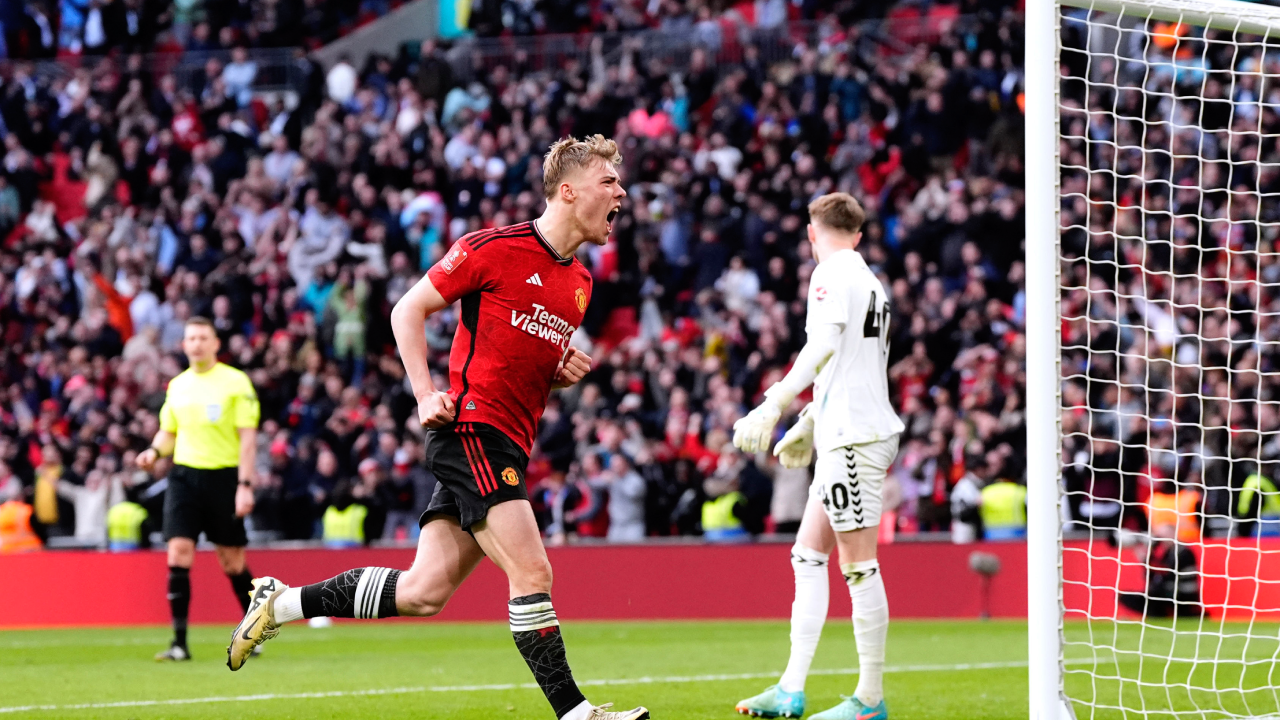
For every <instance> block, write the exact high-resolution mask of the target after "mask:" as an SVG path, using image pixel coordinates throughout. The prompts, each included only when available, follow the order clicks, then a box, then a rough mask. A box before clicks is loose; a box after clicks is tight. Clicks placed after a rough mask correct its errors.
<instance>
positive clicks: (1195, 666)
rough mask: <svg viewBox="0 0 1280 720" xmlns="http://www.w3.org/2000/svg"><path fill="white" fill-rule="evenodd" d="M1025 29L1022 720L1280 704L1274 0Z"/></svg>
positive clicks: (1279, 19)
mask: <svg viewBox="0 0 1280 720" xmlns="http://www.w3.org/2000/svg"><path fill="white" fill-rule="evenodd" d="M1026 46H1027V55H1026V85H1025V87H1026V113H1027V116H1026V119H1027V136H1026V137H1027V142H1026V157H1027V176H1026V177H1027V205H1026V207H1027V216H1028V220H1027V241H1026V244H1027V313H1028V317H1027V325H1028V330H1027V375H1028V377H1027V401H1028V416H1027V420H1028V520H1029V522H1028V532H1029V536H1028V548H1029V549H1028V559H1029V566H1028V582H1029V585H1028V600H1029V626H1030V690H1031V692H1030V701H1031V717H1032V718H1035V719H1036V720H1062V719H1064V718H1081V719H1083V718H1135V719H1136V718H1141V719H1143V720H1149V719H1157V718H1161V719H1162V718H1171V719H1174V718H1176V719H1182V718H1200V719H1210V718H1212V719H1216V718H1280V688H1278V687H1277V684H1278V683H1280V673H1278V672H1277V663H1278V662H1280V625H1278V624H1277V620H1280V537H1269V536H1270V535H1280V531H1278V530H1277V525H1278V523H1280V513H1277V512H1275V511H1274V510H1273V508H1278V507H1280V498H1276V497H1275V495H1274V488H1273V487H1270V486H1268V485H1267V483H1266V482H1265V481H1260V480H1259V477H1260V476H1261V477H1267V478H1270V479H1271V480H1275V481H1276V483H1277V484H1280V478H1277V477H1276V475H1277V470H1278V469H1280V254H1277V253H1278V252H1280V248H1278V247H1277V238H1278V237H1280V8H1276V7H1268V6H1264V5H1261V4H1254V3H1246V2H1235V1H1229V0H1216V1H1210V0H1145V1H1140V0H1094V1H1093V2H1090V1H1089V0H1067V1H1064V2H1061V3H1059V2H1054V1H1052V0H1032V1H1031V2H1028V3H1027V11H1026ZM1250 486H1256V490H1257V491H1256V492H1251V491H1249V490H1247V489H1246V488H1248V487H1250ZM1150 493H1158V494H1159V495H1160V496H1161V501H1162V502H1163V501H1170V500H1171V502H1172V504H1170V505H1160V504H1159V503H1157V509H1156V510H1154V511H1153V510H1152V501H1151V500H1150V499H1149V494H1150ZM1273 502H1274V503H1275V504H1273ZM1165 507H1168V508H1172V509H1161V508H1165ZM1178 508H1181V510H1179V509H1178ZM1193 510H1194V511H1195V512H1193ZM1152 512H1155V513H1156V514H1157V518H1156V519H1157V520H1162V519H1167V520H1170V521H1172V527H1173V530H1172V531H1170V530H1169V529H1167V528H1169V527H1170V525H1169V524H1167V523H1164V522H1157V523H1149V522H1148V521H1149V519H1150V514H1151V513H1152ZM1272 518H1275V521H1274V522H1273V521H1272V520H1271V519H1272ZM1157 525H1159V526H1162V528H1164V529H1156V526H1157ZM1188 551H1189V552H1188ZM1157 558H1163V559H1162V560H1159V561H1158V560H1157ZM1170 558H1173V559H1174V564H1175V567H1172V571H1173V572H1172V574H1171V573H1170V568H1169V567H1167V566H1168V564H1169V561H1170ZM1153 568H1155V574H1152V573H1153ZM1149 585H1150V587H1149ZM1157 586H1158V587H1157ZM1144 594H1145V596H1146V598H1147V599H1146V600H1144V599H1143V597H1144ZM1175 610H1176V611H1178V612H1177V613H1174V612H1173V611H1175ZM1171 614H1179V615H1183V617H1181V618H1178V619H1174V618H1172V617H1168V615H1171Z"/></svg>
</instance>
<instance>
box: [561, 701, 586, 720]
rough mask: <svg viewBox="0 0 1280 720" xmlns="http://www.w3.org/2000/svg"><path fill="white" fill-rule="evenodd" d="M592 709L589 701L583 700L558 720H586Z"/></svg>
mask: <svg viewBox="0 0 1280 720" xmlns="http://www.w3.org/2000/svg"><path fill="white" fill-rule="evenodd" d="M594 707H595V706H594V705H592V704H591V703H590V701H587V700H583V701H582V702H580V703H578V706H577V707H575V708H574V709H572V710H570V711H569V712H567V713H565V714H564V715H561V716H560V720H587V716H588V715H590V714H591V709H592V708H594Z"/></svg>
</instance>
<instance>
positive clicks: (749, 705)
mask: <svg viewBox="0 0 1280 720" xmlns="http://www.w3.org/2000/svg"><path fill="white" fill-rule="evenodd" d="M737 710H738V712H740V713H742V714H743V715H750V716H751V717H762V718H778V717H782V718H798V717H800V716H801V715H804V691H803V690H801V691H800V692H793V693H792V692H787V691H786V690H783V689H782V688H780V687H778V686H777V685H770V686H769V687H768V688H766V689H765V691H764V692H762V693H760V694H759V695H756V696H755V697H749V698H747V699H746V700H742V701H739V702H738V707H737Z"/></svg>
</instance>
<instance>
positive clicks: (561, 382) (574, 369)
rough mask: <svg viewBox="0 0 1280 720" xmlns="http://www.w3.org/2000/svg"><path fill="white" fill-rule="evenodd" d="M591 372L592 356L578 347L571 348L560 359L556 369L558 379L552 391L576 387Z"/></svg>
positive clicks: (552, 386)
mask: <svg viewBox="0 0 1280 720" xmlns="http://www.w3.org/2000/svg"><path fill="white" fill-rule="evenodd" d="M589 372H591V356H590V355H588V354H586V353H584V352H582V351H581V350H579V349H578V348H576V347H573V346H569V347H568V348H567V349H566V350H565V351H564V357H562V358H560V365H559V366H558V367H556V379H555V381H554V382H552V384H551V389H552V390H562V389H564V388H567V387H571V386H573V385H576V384H577V383H578V382H579V381H580V380H582V378H584V377H586V376H587V373H589Z"/></svg>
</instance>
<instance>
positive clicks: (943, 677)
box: [0, 620, 1277, 720]
mask: <svg viewBox="0 0 1280 720" xmlns="http://www.w3.org/2000/svg"><path fill="white" fill-rule="evenodd" d="M1182 629H1183V628H1182V627H1181V626H1180V627H1179V634H1181V632H1182ZM1194 629H1195V626H1192V627H1190V628H1188V630H1194ZM1209 629H1210V628H1204V630H1209ZM1212 629H1213V630H1217V628H1216V627H1214V628H1212ZM1105 630H1106V632H1107V633H1111V634H1108V635H1105V637H1104V635H1103V629H1102V628H1099V627H1098V626H1097V624H1096V623H1095V625H1094V627H1092V628H1090V627H1088V626H1085V625H1071V626H1069V627H1068V636H1069V638H1070V639H1073V640H1080V641H1084V640H1087V639H1088V638H1089V634H1088V633H1089V632H1090V631H1092V632H1093V634H1094V635H1093V639H1094V644H1095V646H1096V645H1109V646H1110V647H1114V648H1115V650H1111V649H1103V650H1101V651H1099V657H1100V658H1101V659H1103V660H1104V661H1105V662H1102V663H1100V664H1099V666H1098V673H1099V674H1103V673H1108V672H1109V673H1111V674H1116V673H1117V672H1118V673H1119V674H1121V675H1126V676H1131V677H1133V678H1134V679H1135V680H1136V679H1137V678H1138V677H1141V678H1143V680H1144V681H1145V682H1146V683H1155V682H1160V681H1161V680H1162V678H1163V677H1165V674H1166V672H1167V670H1166V666H1169V667H1173V668H1174V672H1175V677H1174V678H1171V679H1172V680H1174V681H1177V680H1178V679H1179V678H1178V677H1177V676H1176V673H1177V672H1178V669H1179V668H1182V669H1185V670H1186V672H1184V673H1183V675H1182V676H1181V681H1182V682H1187V683H1188V684H1189V685H1196V684H1201V683H1202V682H1213V678H1212V677H1209V676H1206V675H1203V673H1204V670H1205V666H1204V663H1203V662H1199V663H1198V662H1196V661H1195V653H1196V652H1209V651H1210V650H1216V652H1217V655H1218V657H1220V658H1222V659H1226V658H1227V657H1230V655H1229V653H1234V657H1235V658H1240V657H1242V656H1243V657H1246V658H1247V657H1249V656H1250V655H1258V658H1257V659H1258V662H1256V663H1254V664H1252V665H1247V666H1246V665H1241V664H1239V663H1237V666H1238V667H1237V671H1236V675H1235V676H1232V677H1231V678H1229V679H1230V685H1231V686H1232V687H1236V686H1239V687H1246V686H1247V687H1257V688H1258V689H1259V692H1260V693H1261V694H1259V693H1254V694H1253V695H1249V694H1247V693H1242V694H1238V697H1237V698H1234V699H1233V698H1230V697H1228V698H1226V699H1225V700H1223V702H1224V703H1225V706H1226V707H1227V708H1230V709H1231V710H1235V709H1236V708H1234V707H1233V705H1234V704H1237V703H1238V701H1245V702H1247V701H1249V700H1250V699H1251V700H1252V701H1253V702H1252V703H1250V707H1249V708H1246V707H1244V706H1241V707H1240V708H1239V710H1246V709H1249V710H1252V711H1253V712H1255V713H1256V712H1258V711H1259V710H1261V709H1263V708H1262V707H1261V704H1262V703H1263V702H1264V701H1266V700H1269V699H1270V698H1273V697H1274V692H1273V691H1272V690H1271V688H1272V687H1274V685H1273V684H1270V682H1269V677H1268V671H1269V670H1270V669H1271V668H1272V667H1274V663H1271V665H1270V666H1268V665H1267V663H1266V662H1265V658H1264V657H1263V656H1264V655H1266V654H1267V652H1269V651H1271V650H1274V649H1275V648H1273V647H1266V648H1264V647H1262V644H1260V643H1258V642H1254V644H1253V647H1252V648H1250V647H1245V646H1243V645H1241V646H1240V647H1236V646H1230V647H1225V648H1222V647H1218V648H1210V647H1209V645H1207V644H1203V643H1202V645H1203V647H1202V648H1201V649H1200V650H1198V651H1197V650H1195V648H1194V647H1192V646H1189V645H1185V643H1184V644H1182V645H1179V644H1173V643H1170V642H1169V637H1171V636H1172V634H1171V633H1169V632H1165V633H1164V635H1165V639H1164V640H1161V639H1160V637H1159V634H1158V633H1153V632H1152V630H1151V629H1150V628H1148V629H1147V632H1146V634H1145V635H1143V634H1140V633H1138V632H1137V631H1135V630H1134V629H1131V628H1127V627H1119V628H1114V627H1108V628H1106V629H1105ZM1240 631H1242V630H1240ZM229 632H230V627H229V626H228V627H222V626H203V627H196V628H193V629H192V631H191V641H192V642H191V650H192V653H193V654H194V655H195V660H194V661H192V662H189V663H181V664H157V663H155V662H154V661H152V660H151V656H152V654H153V653H155V652H156V651H158V650H160V649H162V648H163V647H164V645H165V642H166V640H167V639H168V630H167V629H166V628H121V629H114V628H113V629H91V630H80V629H77V630H39V631H10V632H0V717H3V718H10V717H13V718H71V719H80V718H344V719H359V718H393V717H415V718H450V719H457V720H481V719H484V720H489V719H492V718H510V719H511V720H525V719H528V720H535V719H537V720H544V719H546V718H549V717H551V713H550V710H549V708H548V706H547V705H546V702H545V700H543V698H542V694H541V692H539V691H538V690H537V688H536V687H535V686H534V685H533V684H532V677H531V675H530V674H529V671H528V669H527V668H526V667H525V665H524V662H523V661H522V660H521V658H520V655H519V653H517V652H516V650H515V647H514V644H513V643H512V641H511V635H510V633H509V632H508V630H507V628H506V626H505V625H499V624H443V623H430V622H425V623H424V622H404V621H390V622H344V623H339V624H337V625H335V626H334V627H331V628H326V629H312V628H309V627H307V626H306V625H305V624H295V625H291V626H289V627H288V628H286V629H285V630H284V631H283V632H282V633H281V636H280V637H279V638H277V639H276V640H273V641H271V642H269V643H267V645H266V646H265V649H266V653H265V654H264V655H263V656H262V657H259V658H256V659H253V660H251V661H250V662H249V664H248V665H247V666H246V667H245V668H244V669H243V670H242V671H240V672H237V673H232V672H230V671H229V670H227V668H226V665H225V660H226V653H225V647H226V642H227V637H228V634H229ZM787 632H788V630H787V624H786V623H785V622H630V623H614V622H608V623H606V622H573V621H568V622H566V624H565V626H564V634H565V639H566V641H567V644H568V649H569V659H570V661H571V662H572V663H573V666H574V673H575V676H576V677H577V678H578V680H579V683H580V684H581V685H582V686H583V691H584V692H585V693H586V694H587V697H588V698H589V699H591V700H592V701H593V702H596V703H603V702H613V703H615V704H616V706H617V707H620V708H629V707H634V706H635V705H641V704H643V705H645V706H646V707H648V708H649V709H650V711H651V712H652V713H653V717H654V718H655V720H667V719H672V720H675V719H679V720H685V719H689V718H726V719H728V718H733V717H738V716H737V715H736V714H735V713H734V711H733V705H734V703H735V702H736V701H737V700H739V699H740V698H743V697H746V696H748V695H752V694H755V693H757V692H759V691H760V690H761V689H763V688H764V687H765V686H767V685H770V684H772V683H773V682H776V679H777V676H778V674H779V673H780V672H781V670H782V668H783V666H784V665H785V664H786V658H787V649H788V639H787ZM1262 632H1269V633H1270V635H1271V636H1272V637H1276V633H1275V628H1271V629H1270V630H1265V631H1264V630H1263V629H1261V628H1259V626H1257V625H1255V626H1254V627H1253V628H1252V631H1251V635H1255V636H1256V635H1258V634H1260V633H1262ZM1103 640H1108V641H1111V642H1102V641H1103ZM1272 644H1273V645H1274V644H1275V643H1272ZM1189 648H1190V650H1189ZM1128 649H1136V650H1141V651H1142V653H1141V654H1139V655H1135V656H1130V655H1128V654H1126V650H1128ZM1068 650H1069V657H1073V658H1074V659H1072V660H1069V662H1068V669H1069V670H1075V671H1079V670H1083V669H1085V668H1086V667H1087V668H1090V669H1092V664H1089V665H1082V664H1081V662H1082V658H1083V656H1084V655H1085V654H1088V651H1086V650H1085V649H1083V648H1082V647H1080V646H1071V647H1069V648H1068ZM1162 652H1163V653H1165V654H1166V655H1167V654H1170V653H1172V654H1174V655H1176V656H1178V657H1180V658H1182V660H1180V661H1179V662H1177V663H1173V664H1172V665H1170V664H1168V663H1159V664H1158V665H1159V668H1158V670H1159V671H1158V672H1157V663H1154V662H1153V661H1152V657H1154V656H1158V655H1159V654H1160V653H1162ZM1188 652H1191V655H1188V654H1187V653H1188ZM1026 653H1027V651H1026V628H1025V623H1022V622H954V621H946V622H941V621H939V622H934V621H903V620H895V621H893V624H892V625H891V626H890V633H889V644H888V665H889V667H888V672H887V673H886V676H885V690H886V694H887V697H888V700H889V708H890V712H891V713H892V716H893V717H894V718H895V720H896V719H898V718H903V719H906V718H936V719H939V720H941V719H947V720H950V719H952V718H955V719H970V718H972V719H980V718H1002V719H1003V718H1025V717H1026V715H1027V710H1026V708H1027V680H1026V677H1027V671H1026V657H1027V654H1026ZM1213 656H1214V652H1209V656H1208V657H1210V658H1212V657H1213ZM1139 659H1142V663H1143V664H1142V666H1141V667H1140V666H1139V664H1138V660H1139ZM856 665H857V655H856V653H855V651H854V645H853V639H852V633H851V631H850V628H849V624H848V622H847V621H845V622H843V623H842V622H838V621H833V622H829V623H828V625H827V628H826V632H825V633H824V636H823V641H822V644H821V646H820V647H819V649H818V654H817V657H816V658H815V660H814V665H813V667H814V670H815V673H814V675H813V676H811V677H810V679H809V684H808V687H807V693H808V698H809V705H810V707H809V712H810V713H813V712H817V711H819V710H823V709H825V708H827V707H829V706H831V705H834V704H835V703H837V702H839V700H840V694H841V693H844V694H849V693H851V692H852V691H853V688H854V686H855V685H856V683H857V677H856V675H855V674H854V668H856ZM1117 668H1118V671H1117ZM1219 671H1220V672H1221V665H1220V667H1219ZM1221 677H1222V676H1221V675H1220V678H1221ZM1206 678H1207V679H1206ZM1082 680H1083V684H1081V681H1082ZM1188 681H1190V682H1188ZM1073 686H1076V687H1073ZM1150 687H1157V688H1158V691H1154V690H1151V689H1150ZM1068 688H1069V689H1070V690H1072V692H1073V694H1077V696H1080V695H1079V693H1080V692H1081V691H1085V690H1088V691H1090V692H1091V693H1092V694H1091V695H1090V697H1091V698H1094V699H1095V701H1097V702H1099V703H1100V704H1117V703H1123V706H1124V707H1126V708H1136V707H1137V705H1135V704H1134V703H1136V702H1138V701H1141V702H1143V703H1145V709H1146V711H1147V714H1146V718H1164V717H1168V718H1174V717H1181V716H1182V715H1181V713H1178V712H1170V711H1169V710H1170V708H1173V709H1174V710H1183V709H1190V707H1191V705H1190V703H1200V702H1203V701H1204V700H1205V699H1204V698H1195V697H1189V696H1187V695H1186V694H1185V693H1184V694H1182V695H1178V693H1176V692H1175V693H1172V694H1169V701H1168V703H1167V704H1164V705H1162V703H1164V698H1165V696H1166V694H1168V693H1166V692H1165V690H1164V689H1163V688H1162V687H1159V686H1148V685H1146V684H1140V683H1136V682H1132V681H1104V680H1098V679H1095V678H1094V677H1093V676H1089V675H1083V674H1080V673H1072V674H1071V675H1069V678H1068ZM1263 688H1265V690H1262V689H1263ZM1126 690H1127V692H1128V695H1127V697H1122V695H1121V694H1122V693H1124V692H1126ZM1135 693H1137V694H1135ZM1216 703H1217V699H1215V700H1214V704H1213V705H1211V706H1210V707H1214V708H1215V709H1216V708H1217V707H1218V706H1217V704H1216ZM1276 709H1277V708H1276V707H1275V705H1272V706H1271V707H1270V708H1266V709H1265V710H1266V711H1267V712H1272V711H1275V710H1276ZM1082 710H1083V712H1082ZM1162 710H1163V712H1162ZM1077 713H1078V714H1079V717H1081V718H1089V717H1093V718H1109V717H1122V716H1123V713H1121V712H1120V711H1102V712H1092V713H1091V712H1090V711H1089V710H1088V709H1085V708H1081V707H1077ZM1131 713H1132V711H1130V716H1132V714H1131ZM1188 716H1190V715H1188ZM1194 716H1195V717H1203V715H1202V714H1201V713H1196V714H1195V715H1194Z"/></svg>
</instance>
